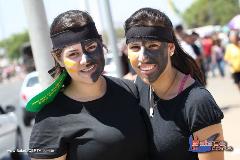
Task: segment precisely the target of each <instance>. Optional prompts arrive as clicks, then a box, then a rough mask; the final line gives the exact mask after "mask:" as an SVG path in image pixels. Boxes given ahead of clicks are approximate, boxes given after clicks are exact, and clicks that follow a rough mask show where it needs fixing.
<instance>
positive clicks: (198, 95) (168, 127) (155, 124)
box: [136, 77, 223, 160]
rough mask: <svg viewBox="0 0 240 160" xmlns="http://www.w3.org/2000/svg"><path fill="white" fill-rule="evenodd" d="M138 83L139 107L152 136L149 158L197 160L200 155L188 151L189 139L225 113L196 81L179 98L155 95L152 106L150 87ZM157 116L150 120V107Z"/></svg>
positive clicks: (214, 122)
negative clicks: (141, 108)
mask: <svg viewBox="0 0 240 160" xmlns="http://www.w3.org/2000/svg"><path fill="white" fill-rule="evenodd" d="M136 84H137V87H138V90H139V95H140V105H141V106H143V107H144V108H145V111H146V112H147V113H148V116H147V117H145V121H146V122H147V126H148V127H147V128H148V133H149V136H150V159H154V160H155V159H156V160H198V155H197V153H194V152H190V151H188V150H189V147H190V146H189V137H190V136H191V135H192V134H193V133H194V132H196V131H198V130H200V129H202V128H205V127H207V126H210V125H213V124H217V123H220V122H221V119H222V118H223V113H222V111H221V110H220V108H219V107H218V106H217V104H216V102H215V101H214V99H213V97H212V96H211V94H210V93H209V92H208V91H207V90H206V89H205V88H204V87H202V86H201V85H200V84H199V83H198V82H197V81H196V82H195V83H194V84H192V85H191V86H189V87H188V88H186V89H185V90H184V91H183V92H181V93H180V94H179V95H177V96H176V97H174V98H173V99H170V100H163V99H160V98H158V97H157V95H154V94H153V95H154V96H153V97H154V98H153V99H152V102H151V103H150V98H149V94H150V87H149V86H148V85H146V84H144V82H143V81H142V80H141V79H140V78H139V77H138V78H137V80H136ZM154 103H155V104H156V106H155V107H154V116H153V117H150V116H149V112H150V104H153V105H154Z"/></svg>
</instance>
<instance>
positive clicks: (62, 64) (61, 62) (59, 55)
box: [52, 53, 64, 67]
mask: <svg viewBox="0 0 240 160" xmlns="http://www.w3.org/2000/svg"><path fill="white" fill-rule="evenodd" d="M52 56H53V58H54V59H55V60H56V61H57V63H58V64H59V65H60V66H61V67H64V63H63V61H62V56H61V54H56V53H52Z"/></svg>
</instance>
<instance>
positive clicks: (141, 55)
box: [138, 46, 149, 63]
mask: <svg viewBox="0 0 240 160" xmlns="http://www.w3.org/2000/svg"><path fill="white" fill-rule="evenodd" d="M148 59H149V57H148V55H147V54H146V50H145V47H144V46H141V50H140V52H139V56H138V61H139V62H142V63H144V62H147V61H148Z"/></svg>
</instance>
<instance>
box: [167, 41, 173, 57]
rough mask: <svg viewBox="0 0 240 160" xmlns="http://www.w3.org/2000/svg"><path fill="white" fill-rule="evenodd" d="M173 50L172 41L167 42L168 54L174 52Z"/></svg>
mask: <svg viewBox="0 0 240 160" xmlns="http://www.w3.org/2000/svg"><path fill="white" fill-rule="evenodd" d="M174 51H175V45H174V43H168V53H169V55H170V56H172V55H173V54H174Z"/></svg>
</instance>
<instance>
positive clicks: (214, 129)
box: [193, 123, 224, 160]
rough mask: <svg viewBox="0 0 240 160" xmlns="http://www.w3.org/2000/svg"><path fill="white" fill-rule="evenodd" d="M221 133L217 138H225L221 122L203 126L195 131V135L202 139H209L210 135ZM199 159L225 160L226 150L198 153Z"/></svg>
mask: <svg viewBox="0 0 240 160" xmlns="http://www.w3.org/2000/svg"><path fill="white" fill-rule="evenodd" d="M216 133H219V134H220V136H219V137H218V138H217V139H216V140H223V130H222V125H221V123H219V124H214V125H211V126H208V127H206V128H203V129H201V130H199V131H196V132H194V133H193V135H194V136H197V137H198V138H199V140H200V141H203V140H206V139H208V138H209V137H210V136H212V135H214V134H216ZM198 158H199V160H213V159H217V160H224V151H211V152H206V153H198Z"/></svg>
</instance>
